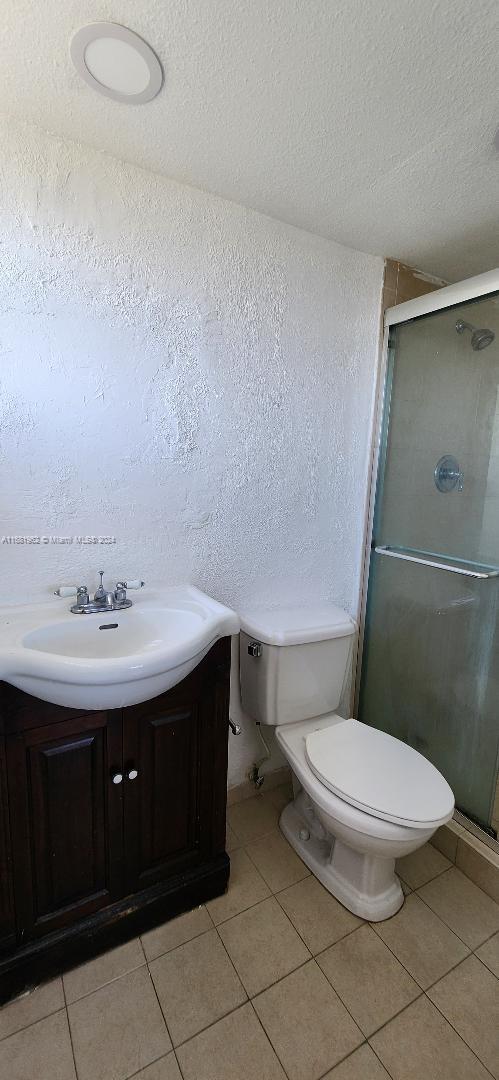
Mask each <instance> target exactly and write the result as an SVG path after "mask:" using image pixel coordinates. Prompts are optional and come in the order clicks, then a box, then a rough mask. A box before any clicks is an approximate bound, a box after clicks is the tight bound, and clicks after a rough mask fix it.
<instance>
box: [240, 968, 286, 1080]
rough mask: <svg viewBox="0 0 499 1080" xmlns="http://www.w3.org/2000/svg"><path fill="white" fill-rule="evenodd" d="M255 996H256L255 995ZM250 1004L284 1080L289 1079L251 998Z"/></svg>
mask: <svg viewBox="0 0 499 1080" xmlns="http://www.w3.org/2000/svg"><path fill="white" fill-rule="evenodd" d="M274 985H275V984H274ZM255 996H257V995H255ZM250 1005H251V1008H252V1009H253V1015H254V1016H256V1019H257V1023H259V1025H260V1027H261V1029H262V1031H263V1034H264V1036H265V1038H266V1039H267V1041H268V1042H269V1043H270V1046H271V1047H272V1049H273V1051H274V1054H275V1056H276V1058H277V1060H278V1062H279V1064H280V1066H281V1069H282V1071H283V1073H284V1075H285V1077H286V1080H290V1077H289V1073H288V1072H286V1069H285V1068H284V1063H283V1062H282V1060H281V1058H280V1057H279V1054H278V1053H277V1050H276V1048H275V1046H274V1044H273V1042H272V1039H271V1038H270V1035H269V1033H268V1031H266V1030H265V1028H264V1026H263V1024H262V1021H261V1020H260V1017H259V1015H258V1013H257V1011H256V1009H255V1006H254V1005H253V1001H252V1000H250Z"/></svg>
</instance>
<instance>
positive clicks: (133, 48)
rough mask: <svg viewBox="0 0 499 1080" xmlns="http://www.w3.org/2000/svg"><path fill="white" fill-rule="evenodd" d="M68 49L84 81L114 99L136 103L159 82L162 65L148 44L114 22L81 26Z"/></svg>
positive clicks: (153, 92) (152, 94)
mask: <svg viewBox="0 0 499 1080" xmlns="http://www.w3.org/2000/svg"><path fill="white" fill-rule="evenodd" d="M70 52H71V59H72V61H73V63H74V65H75V68H76V70H77V71H78V72H79V74H80V75H81V76H82V78H83V79H85V82H87V83H88V84H89V86H93V88H94V90H98V91H99V93H101V94H105V96H106V97H110V98H113V100H114V101H124V102H126V103H127V104H129V105H139V104H142V103H143V102H145V101H151V100H152V98H154V97H156V94H159V91H160V90H161V87H162V85H163V69H162V67H161V64H160V62H159V60H158V57H157V56H156V53H155V52H153V50H152V49H151V46H150V45H148V44H147V42H146V41H143V40H142V38H141V37H139V35H138V34H135V33H134V31H133V30H129V29H128V27H126V26H119V24H118V23H106V22H102V23H92V25H91V26H82V28H81V30H78V31H77V33H76V34H75V36H74V38H73V40H72V42H71V46H70Z"/></svg>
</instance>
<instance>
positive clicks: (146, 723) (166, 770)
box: [123, 640, 229, 892]
mask: <svg viewBox="0 0 499 1080" xmlns="http://www.w3.org/2000/svg"><path fill="white" fill-rule="evenodd" d="M228 650H229V642H228V640H225V641H224V642H219V643H218V644H217V645H216V646H215V648H214V649H213V650H212V652H211V653H210V654H209V658H208V657H207V658H206V659H205V660H204V661H202V663H201V664H200V665H199V667H198V668H196V669H195V671H194V672H192V674H191V675H190V676H188V677H187V678H186V679H184V680H183V682H181V683H179V684H178V685H177V686H175V687H173V688H172V689H171V690H169V691H167V693H165V694H162V695H161V696H160V697H158V698H155V699H154V700H152V701H146V702H143V703H142V704H140V705H135V706H132V707H131V708H128V709H124V711H123V740H124V741H123V761H124V777H125V778H124V791H123V798H124V836H125V862H126V880H127V890H128V891H129V892H136V891H139V890H140V889H145V888H147V887H148V886H149V885H153V884H155V883H156V882H160V881H163V880H165V879H166V878H168V877H173V876H175V875H176V874H180V873H182V872H183V871H185V870H188V869H189V868H190V867H194V866H196V865H197V864H199V863H200V862H202V861H203V859H207V858H208V857H209V856H210V855H213V854H217V853H219V852H223V851H224V848H225V805H226V797H227V792H226V775H227V719H228V670H229V654H228Z"/></svg>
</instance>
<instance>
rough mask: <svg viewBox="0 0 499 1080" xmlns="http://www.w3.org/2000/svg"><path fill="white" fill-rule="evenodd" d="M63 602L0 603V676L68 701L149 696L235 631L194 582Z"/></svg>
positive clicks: (92, 704) (83, 703)
mask: <svg viewBox="0 0 499 1080" xmlns="http://www.w3.org/2000/svg"><path fill="white" fill-rule="evenodd" d="M65 604H67V607H64V606H62V607H61V605H65ZM70 604H71V600H67V601H66V600H50V601H48V602H47V603H42V604H36V605H35V604H33V605H29V606H28V605H25V606H23V607H10V608H2V609H0V679H4V680H5V681H6V682H9V683H12V684H13V686H17V687H19V689H20V690H25V691H26V693H27V694H33V695H34V696H35V697H38V698H43V700H44V701H52V702H53V703H54V704H56V705H67V706H69V707H70V708H74V709H79V708H81V709H118V708H122V707H124V706H125V705H135V704H137V702H139V701H147V700H148V699H149V698H153V697H156V696H157V694H160V693H162V691H164V690H168V689H169V688H170V687H171V686H175V684H176V683H178V682H180V681H181V679H184V678H185V676H186V675H188V674H189V672H190V671H192V670H193V668H195V667H196V665H197V664H199V662H200V660H202V658H203V656H205V654H206V653H207V652H208V650H209V649H210V648H211V646H212V645H213V644H214V642H215V641H217V640H218V638H221V637H226V636H227V635H229V634H237V633H238V632H239V619H238V617H237V615H236V614H235V612H234V611H231V610H230V608H227V607H224V606H223V605H222V604H219V603H217V601H216V600H212V599H211V597H210V596H207V595H206V593H203V592H201V591H200V589H196V588H194V587H185V588H172V589H163V590H157V591H153V590H148V593H147V594H145V595H144V594H142V595H141V597H140V600H137V601H136V602H134V604H133V607H131V608H127V609H126V610H123V611H109V612H106V611H103V612H102V614H100V613H99V614H95V615H73V614H72V612H70V610H69V606H70Z"/></svg>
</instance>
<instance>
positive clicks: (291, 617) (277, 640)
mask: <svg viewBox="0 0 499 1080" xmlns="http://www.w3.org/2000/svg"><path fill="white" fill-rule="evenodd" d="M240 617H241V630H243V631H244V633H245V634H249V635H250V636H251V637H254V638H257V639H258V641H262V642H263V643H264V644H267V645H305V644H307V643H308V642H310V641H328V640H330V639H331V638H339V637H347V636H348V635H350V634H354V633H355V629H356V627H355V623H354V621H353V619H351V618H350V616H349V615H347V613H346V612H345V611H343V608H340V607H338V606H337V605H336V604H331V603H322V604H308V605H306V606H305V605H302V606H300V605H294V606H293V607H279V608H270V609H268V610H265V609H264V608H253V609H250V610H248V611H246V612H245V613H244V612H243V613H241V616H240Z"/></svg>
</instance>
